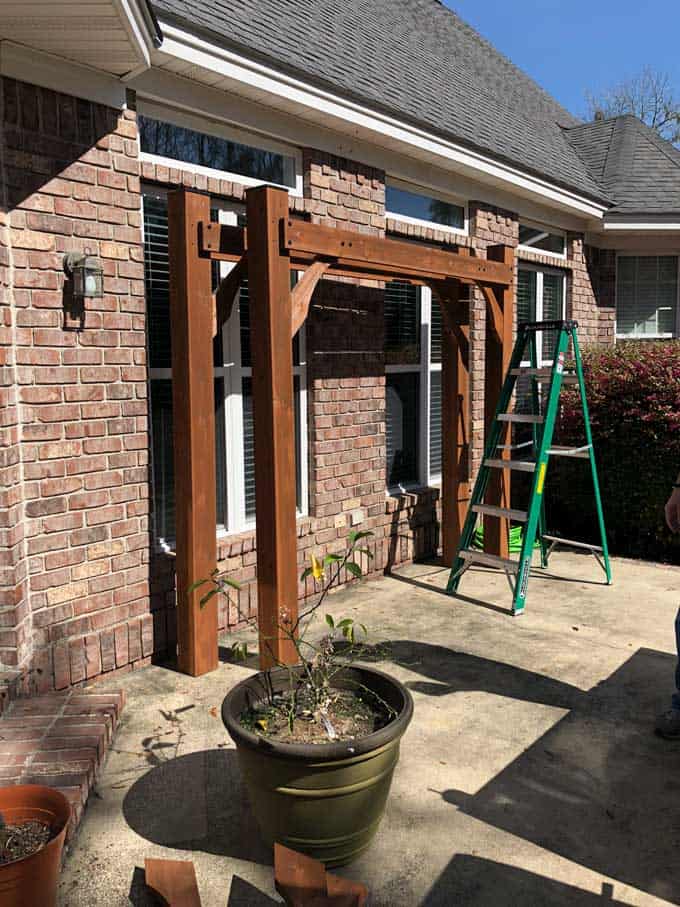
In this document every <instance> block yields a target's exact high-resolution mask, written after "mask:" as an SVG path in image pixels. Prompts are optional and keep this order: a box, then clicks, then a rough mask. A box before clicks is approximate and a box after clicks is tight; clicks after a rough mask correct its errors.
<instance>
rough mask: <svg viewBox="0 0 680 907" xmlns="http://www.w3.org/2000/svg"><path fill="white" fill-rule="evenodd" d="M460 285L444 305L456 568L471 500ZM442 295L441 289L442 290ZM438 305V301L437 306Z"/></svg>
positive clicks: (447, 553) (447, 457)
mask: <svg viewBox="0 0 680 907" xmlns="http://www.w3.org/2000/svg"><path fill="white" fill-rule="evenodd" d="M461 291H462V286H461V284H460V281H457V280H455V281H448V282H447V284H446V290H445V291H444V290H442V291H441V294H440V295H439V302H440V305H441V307H442V327H443V331H442V372H441V381H442V391H441V392H442V505H441V506H442V518H441V534H442V559H443V561H444V563H445V564H447V565H449V566H451V565H453V562H454V559H455V557H456V553H457V551H458V543H459V541H460V535H461V532H462V531H463V523H464V522H465V517H466V514H467V508H468V505H469V502H470V477H469V460H468V458H469V452H470V435H469V432H470V371H469V340H470V334H469V332H470V310H469V305H468V303H467V301H466V302H465V303H464V304H461V302H460V297H461ZM438 293H439V291H438ZM435 304H436V303H435Z"/></svg>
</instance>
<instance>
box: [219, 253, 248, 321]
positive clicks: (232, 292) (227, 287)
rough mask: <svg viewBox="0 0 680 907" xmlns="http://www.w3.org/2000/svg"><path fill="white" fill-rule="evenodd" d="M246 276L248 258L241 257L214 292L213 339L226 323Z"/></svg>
mask: <svg viewBox="0 0 680 907" xmlns="http://www.w3.org/2000/svg"><path fill="white" fill-rule="evenodd" d="M247 276H248V256H247V253H246V254H244V255H242V256H241V257H240V258H239V260H238V261H237V262H236V264H235V265H234V267H233V268H232V269H231V271H229V273H228V274H227V275H226V277H223V278H222V280H221V281H220V283H219V286H218V287H217V289H216V290H215V293H214V294H213V295H214V299H215V322H214V324H213V337H215V335H216V334H217V333H218V331H219V330H220V328H221V327H222V325H223V324H224V322H225V321H228V319H229V316H230V315H231V310H232V308H233V306H234V300H235V299H236V294H237V293H238V291H239V289H240V287H241V283H242V281H243V278H244V277H247Z"/></svg>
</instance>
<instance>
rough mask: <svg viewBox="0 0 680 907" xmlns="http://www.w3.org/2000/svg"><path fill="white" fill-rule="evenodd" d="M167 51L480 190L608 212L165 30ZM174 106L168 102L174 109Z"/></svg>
mask: <svg viewBox="0 0 680 907" xmlns="http://www.w3.org/2000/svg"><path fill="white" fill-rule="evenodd" d="M161 28H162V32H163V44H162V47H161V49H160V50H155V51H153V52H152V63H153V65H154V66H158V67H160V68H162V69H165V70H167V71H169V72H172V73H175V74H177V75H181V76H183V77H184V78H187V79H191V80H193V81H196V82H200V83H202V84H204V85H209V86H211V87H213V88H216V89H219V90H221V91H225V92H230V93H235V94H238V95H241V96H243V97H247V98H249V99H251V100H254V101H257V102H258V103H259V104H262V105H266V106H269V107H273V108H275V109H276V110H279V111H286V112H288V113H290V114H292V115H294V116H296V117H298V118H301V119H304V120H307V121H309V122H313V123H315V124H317V125H318V126H320V127H323V128H326V129H332V130H334V131H339V132H344V133H347V132H348V131H349V132H350V133H351V135H352V136H353V137H354V138H357V139H362V140H364V141H366V142H370V143H372V144H376V145H380V146H382V147H384V148H388V149H391V150H393V151H397V152H400V153H401V154H407V155H410V156H412V157H415V158H417V159H419V160H421V161H422V160H425V161H428V162H429V163H431V164H433V165H435V166H437V167H440V168H444V169H448V170H454V171H456V172H457V173H462V174H463V175H466V176H468V177H470V178H471V179H475V180H477V181H479V182H482V183H486V184H488V185H492V186H495V187H497V188H501V189H504V190H505V191H512V193H513V194H515V195H520V196H523V197H525V198H530V199H533V200H534V201H536V200H539V199H540V201H541V202H542V204H545V205H548V206H549V207H553V208H558V209H560V210H563V211H568V212H570V213H571V214H577V215H579V216H580V217H586V218H590V219H594V220H596V221H599V220H601V218H602V216H603V214H604V212H605V210H606V208H605V206H604V205H601V204H598V203H597V202H595V201H593V200H591V199H588V198H586V197H584V196H581V195H579V194H578V193H575V192H570V191H569V190H567V189H563V188H560V187H558V186H555V185H553V184H551V183H549V182H548V181H546V180H542V179H540V178H538V177H535V176H532V175H530V174H526V173H522V172H521V171H520V170H517V169H515V168H513V167H511V166H508V165H506V164H503V163H500V162H498V161H494V160H493V159H492V158H489V157H485V156H484V155H481V154H479V153H477V152H474V151H470V150H469V149H466V148H463V147H462V146H460V145H457V144H455V143H454V142H450V141H448V140H446V139H442V138H439V137H436V136H433V135H431V134H428V133H427V132H424V131H422V130H420V129H418V128H417V127H414V126H411V125H409V124H405V123H403V122H400V121H398V120H395V119H393V118H391V117H389V116H386V115H384V114H381V113H376V112H375V111H372V110H370V109H368V108H366V107H363V106H361V105H359V104H356V103H354V102H352V101H348V100H346V99H344V98H340V97H338V96H336V95H332V94H330V93H329V92H327V91H324V90H322V89H319V88H315V87H314V86H312V85H310V84H307V83H303V82H301V81H299V80H297V79H294V78H292V77H290V76H287V75H284V74H282V73H280V72H277V71H276V70H273V69H270V68H269V67H265V66H263V65H261V64H259V63H256V62H254V61H252V60H249V59H247V58H246V57H242V56H240V55H238V54H235V53H233V52H231V51H228V50H225V49H224V48H221V47H219V46H217V45H214V44H211V43H209V42H206V41H204V40H202V39H201V38H197V37H196V36H194V35H191V34H189V33H187V32H184V31H183V30H181V29H179V28H177V27H176V26H174V25H172V24H170V23H167V22H162V23H161ZM170 100H171V99H168V101H170Z"/></svg>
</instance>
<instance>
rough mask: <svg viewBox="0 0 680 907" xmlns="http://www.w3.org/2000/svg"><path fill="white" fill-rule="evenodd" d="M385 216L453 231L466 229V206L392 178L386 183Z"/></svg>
mask: <svg viewBox="0 0 680 907" xmlns="http://www.w3.org/2000/svg"><path fill="white" fill-rule="evenodd" d="M385 209H386V211H387V216H388V217H390V216H392V217H395V218H397V220H403V221H406V222H407V223H413V224H422V225H424V226H428V227H432V226H433V225H436V226H438V227H444V228H445V229H448V230H452V231H455V232H458V233H460V232H465V230H466V224H465V206H464V205H461V204H460V203H455V202H453V201H447V200H445V199H443V198H438V197H436V196H434V195H428V194H427V193H425V192H421V191H419V190H417V189H416V188H415V187H410V186H408V184H406V183H401V182H397V181H395V180H391V181H390V182H388V183H387V185H386V186H385Z"/></svg>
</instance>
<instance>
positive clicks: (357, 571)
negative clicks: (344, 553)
mask: <svg viewBox="0 0 680 907" xmlns="http://www.w3.org/2000/svg"><path fill="white" fill-rule="evenodd" d="M345 567H347V569H348V570H349V572H350V573H351V574H352V576H356V577H357V578H359V579H361V577H362V576H363V575H364V574H363V573H362V572H361V567H360V566H359V565H358V564H355V563H354V561H347V563H346V564H345Z"/></svg>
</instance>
